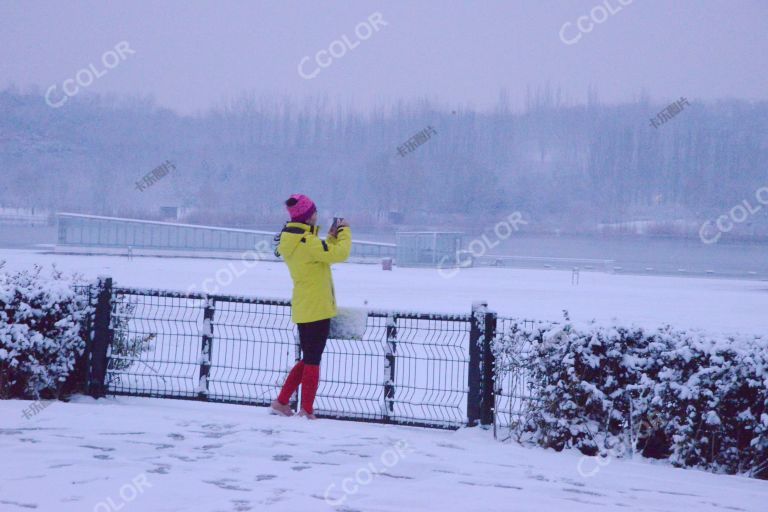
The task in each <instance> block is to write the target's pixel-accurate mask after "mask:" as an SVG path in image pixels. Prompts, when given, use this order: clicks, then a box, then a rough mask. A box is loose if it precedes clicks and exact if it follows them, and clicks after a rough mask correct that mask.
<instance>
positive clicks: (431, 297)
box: [0, 249, 768, 334]
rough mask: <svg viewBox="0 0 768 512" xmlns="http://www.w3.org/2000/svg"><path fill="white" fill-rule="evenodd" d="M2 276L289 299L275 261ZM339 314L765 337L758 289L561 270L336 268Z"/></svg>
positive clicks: (78, 266) (38, 258) (34, 258)
mask: <svg viewBox="0 0 768 512" xmlns="http://www.w3.org/2000/svg"><path fill="white" fill-rule="evenodd" d="M0 260H6V261H7V265H6V268H7V269H8V270H18V269H23V268H29V267H30V266H31V265H32V264H33V263H40V264H45V265H50V264H51V263H54V262H55V263H56V265H57V266H58V267H59V268H60V269H61V270H65V271H67V272H70V271H76V272H81V273H83V274H84V275H86V276H87V277H96V276H98V275H110V276H112V277H113V278H114V279H115V281H116V283H117V284H118V285H120V286H136V287H151V288H161V289H174V290H179V291H189V290H190V289H192V290H194V291H201V290H203V289H207V290H208V291H211V292H215V293H221V294H225V295H226V294H232V295H252V296H263V297H283V298H288V297H290V290H291V282H290V277H289V275H288V271H287V269H286V268H285V265H284V264H283V263H281V262H271V261H262V262H257V263H256V264H253V263H251V262H243V261H240V260H234V261H232V260H212V259H193V258H138V257H137V258H134V259H133V260H131V261H129V260H128V259H127V258H125V257H118V256H75V255H61V254H50V253H39V252H35V251H31V250H9V249H3V250H0ZM446 276H448V277H446ZM334 279H335V285H336V296H337V298H338V301H339V304H340V305H342V306H351V307H360V306H366V307H370V308H384V309H400V310H402V309H406V310H418V311H429V312H432V311H434V312H451V313H453V312H457V313H469V311H470V307H471V304H472V302H474V301H477V300H487V301H488V303H489V305H490V307H491V308H492V309H494V310H496V311H498V312H499V313H501V314H504V315H510V316H516V317H524V318H529V319H534V320H559V319H561V318H562V314H561V311H562V310H563V309H567V310H568V311H569V312H570V314H571V318H573V319H574V320H575V321H589V320H592V319H595V320H597V321H598V322H601V323H606V324H608V323H611V324H613V323H616V322H619V323H622V324H629V323H635V324H639V325H643V326H647V327H657V326H659V325H661V324H665V323H669V324H672V325H673V326H674V327H679V328H699V329H703V330H706V331H710V332H713V333H717V332H742V333H748V334H752V333H765V331H766V329H767V328H768V316H766V311H768V283H766V282H762V281H748V280H727V279H712V278H695V277H659V276H631V275H617V274H608V273H601V272H584V271H582V272H581V276H580V282H579V284H578V285H572V284H571V272H564V271H558V270H520V269H496V268H467V269H462V270H461V271H459V272H456V273H455V274H454V273H453V271H446V272H443V273H440V272H438V271H437V270H435V269H415V268H397V267H396V268H395V269H394V270H393V271H391V272H388V271H383V270H381V267H380V266H379V265H356V264H341V265H336V266H335V267H334Z"/></svg>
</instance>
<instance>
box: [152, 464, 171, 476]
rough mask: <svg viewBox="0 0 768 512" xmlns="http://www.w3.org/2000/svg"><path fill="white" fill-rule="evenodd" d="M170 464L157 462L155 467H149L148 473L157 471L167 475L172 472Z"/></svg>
mask: <svg viewBox="0 0 768 512" xmlns="http://www.w3.org/2000/svg"><path fill="white" fill-rule="evenodd" d="M170 469H171V465H170V464H155V467H154V468H153V469H148V470H147V473H157V474H159V475H167V474H168V473H169V472H170Z"/></svg>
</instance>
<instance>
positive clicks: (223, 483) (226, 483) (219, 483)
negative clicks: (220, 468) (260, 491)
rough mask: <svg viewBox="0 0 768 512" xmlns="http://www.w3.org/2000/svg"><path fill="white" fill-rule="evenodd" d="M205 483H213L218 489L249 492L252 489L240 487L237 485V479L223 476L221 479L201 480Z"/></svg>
mask: <svg viewBox="0 0 768 512" xmlns="http://www.w3.org/2000/svg"><path fill="white" fill-rule="evenodd" d="M203 482H204V483H206V484H211V485H215V486H216V487H218V488H219V489H224V490H225V491H245V492H249V491H251V490H252V489H248V488H246V487H240V486H239V485H237V483H236V482H237V480H232V479H230V478H223V479H221V480H203Z"/></svg>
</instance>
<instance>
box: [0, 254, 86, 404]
mask: <svg viewBox="0 0 768 512" xmlns="http://www.w3.org/2000/svg"><path fill="white" fill-rule="evenodd" d="M0 268H2V265H0ZM41 270H42V267H40V266H37V265H36V266H35V267H34V269H33V270H31V271H29V270H24V271H20V272H18V273H16V274H6V273H2V274H0V397H2V398H8V397H34V398H40V396H41V395H47V396H48V397H52V396H56V397H58V395H59V392H60V391H61V390H62V387H63V385H64V383H65V382H66V380H67V377H68V376H69V374H70V373H71V372H72V370H73V369H74V367H75V361H76V358H77V356H79V355H80V354H82V353H83V350H84V349H85V342H84V341H83V340H84V336H83V330H84V324H85V322H86V319H87V316H88V314H89V312H90V305H89V300H88V297H87V296H86V295H84V294H83V293H81V292H78V291H77V289H76V288H75V287H74V285H76V284H80V285H82V284H83V283H82V282H81V280H80V278H79V277H77V276H74V277H71V278H65V277H64V276H63V275H62V274H61V273H60V272H58V271H57V270H56V268H55V267H54V268H53V271H52V272H51V275H50V277H43V276H42V275H41Z"/></svg>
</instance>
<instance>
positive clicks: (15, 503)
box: [0, 500, 37, 509]
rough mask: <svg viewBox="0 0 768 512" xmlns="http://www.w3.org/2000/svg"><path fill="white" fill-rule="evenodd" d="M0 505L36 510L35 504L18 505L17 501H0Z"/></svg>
mask: <svg viewBox="0 0 768 512" xmlns="http://www.w3.org/2000/svg"><path fill="white" fill-rule="evenodd" d="M0 505H15V506H17V507H19V508H31V509H35V508H37V504H36V503H19V502H18V501H6V500H0Z"/></svg>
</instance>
